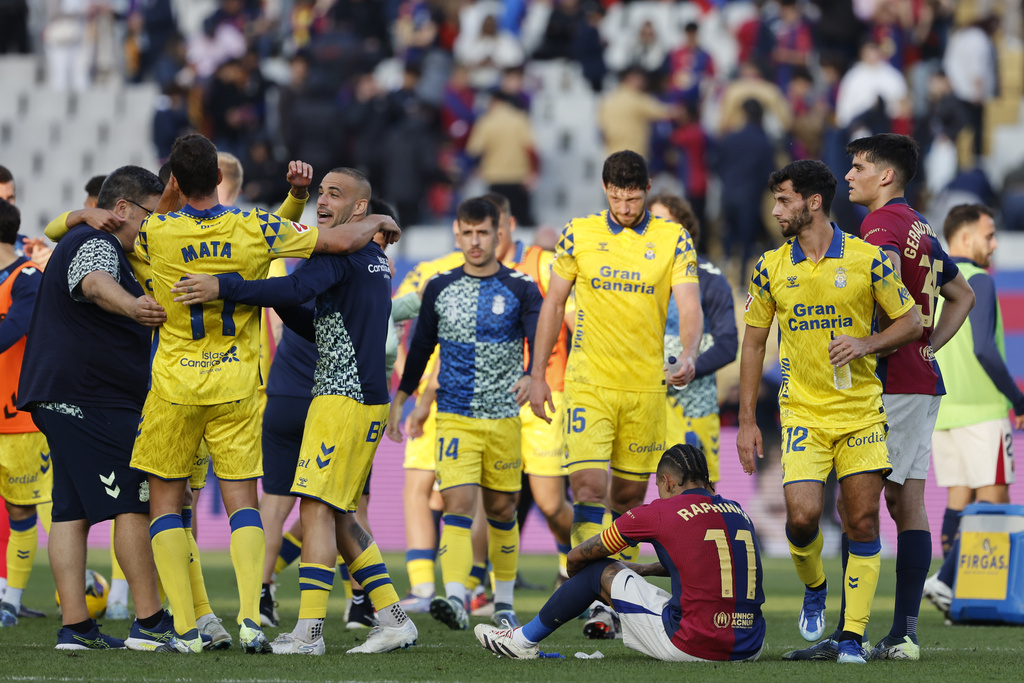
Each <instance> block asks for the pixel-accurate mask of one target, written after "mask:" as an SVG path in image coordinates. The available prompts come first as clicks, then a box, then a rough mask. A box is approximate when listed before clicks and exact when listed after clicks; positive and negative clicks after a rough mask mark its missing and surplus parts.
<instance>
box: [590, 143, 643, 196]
mask: <svg viewBox="0 0 1024 683" xmlns="http://www.w3.org/2000/svg"><path fill="white" fill-rule="evenodd" d="M601 181H602V182H603V183H604V184H605V186H607V187H618V188H621V189H623V190H644V191H645V192H646V191H647V185H648V184H649V183H650V182H651V176H650V175H649V174H648V173H647V162H646V161H644V158H643V157H642V156H640V155H639V154H637V153H636V152H634V151H632V150H628V149H627V150H623V151H621V152H616V153H615V154H612V155H611V156H609V157H608V158H607V159H605V160H604V168H603V169H601Z"/></svg>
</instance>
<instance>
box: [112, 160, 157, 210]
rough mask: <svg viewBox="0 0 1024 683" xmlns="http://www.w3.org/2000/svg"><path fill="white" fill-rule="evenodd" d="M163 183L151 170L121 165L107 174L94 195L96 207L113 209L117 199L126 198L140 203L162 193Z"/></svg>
mask: <svg viewBox="0 0 1024 683" xmlns="http://www.w3.org/2000/svg"><path fill="white" fill-rule="evenodd" d="M163 191H164V184H163V183H161V182H160V178H158V177H157V176H156V175H155V174H154V173H153V172H152V171H147V170H146V169H144V168H142V167H141V166H122V167H121V168H119V169H117V170H116V171H114V172H113V173H111V174H110V175H108V176H107V178H106V180H104V181H103V187H101V188H100V192H99V195H97V197H96V207H97V208H100V209H107V210H108V211H110V210H113V208H114V206H116V205H117V200H118V199H127V200H128V201H130V202H135V203H137V204H140V205H143V206H144V205H145V202H146V201H147V200H148V199H149V198H150V197H152V196H153V195H160V194H163Z"/></svg>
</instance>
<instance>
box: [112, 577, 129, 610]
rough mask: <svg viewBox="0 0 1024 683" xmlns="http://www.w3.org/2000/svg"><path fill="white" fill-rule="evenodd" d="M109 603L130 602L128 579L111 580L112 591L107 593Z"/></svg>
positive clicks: (125, 603) (123, 603)
mask: <svg viewBox="0 0 1024 683" xmlns="http://www.w3.org/2000/svg"><path fill="white" fill-rule="evenodd" d="M107 603H108V604H116V603H120V604H122V605H127V604H128V581H126V580H125V579H113V580H112V581H111V582H110V593H108V594H107Z"/></svg>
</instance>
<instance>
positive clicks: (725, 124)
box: [718, 61, 793, 185]
mask: <svg viewBox="0 0 1024 683" xmlns="http://www.w3.org/2000/svg"><path fill="white" fill-rule="evenodd" d="M747 100H757V101H758V102H759V103H760V105H761V109H762V110H763V111H766V112H770V113H771V114H772V115H773V116H774V117H775V119H776V120H777V121H778V124H779V126H780V127H781V129H782V130H789V128H790V126H791V125H792V124H793V112H792V110H790V108H789V103H788V102H786V96H785V95H784V94H783V93H782V90H780V89H779V86H777V85H775V84H774V83H772V82H771V81H769V80H767V79H766V78H765V75H764V71H763V70H762V68H761V67H760V66H759V65H758V64H757V63H756V62H753V61H750V62H744V63H742V64H740V69H739V76H738V78H737V79H736V80H735V81H733V82H731V83H729V84H728V85H727V86H725V90H724V91H723V92H722V100H721V102H720V103H719V112H720V114H719V121H718V125H719V130H720V131H721V133H722V134H726V133H731V132H733V131H736V130H739V129H740V128H743V127H744V126H745V125H747V115H746V113H745V109H744V103H745V102H746V101H747ZM780 132H781V131H780ZM762 181H763V178H762ZM761 184H762V185H764V183H763V182H762V183H761Z"/></svg>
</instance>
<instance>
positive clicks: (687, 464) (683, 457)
mask: <svg viewBox="0 0 1024 683" xmlns="http://www.w3.org/2000/svg"><path fill="white" fill-rule="evenodd" d="M657 473H658V474H663V473H668V474H671V475H672V476H674V477H677V478H678V479H679V483H680V484H685V483H686V482H688V481H694V482H697V483H704V484H707V485H708V487H711V486H712V482H711V474H710V472H709V471H708V459H707V457H706V456H705V455H704V452H703V451H702V450H700V449H699V448H697V447H696V446H691V445H690V444H688V443H677V444H676V445H675V446H672V447H671V448H669V449H668V450H667V451H665V452H664V453H663V454H662V456H661V460H660V461H659V462H658V469H657Z"/></svg>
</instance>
